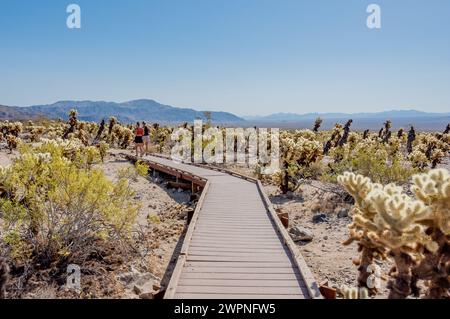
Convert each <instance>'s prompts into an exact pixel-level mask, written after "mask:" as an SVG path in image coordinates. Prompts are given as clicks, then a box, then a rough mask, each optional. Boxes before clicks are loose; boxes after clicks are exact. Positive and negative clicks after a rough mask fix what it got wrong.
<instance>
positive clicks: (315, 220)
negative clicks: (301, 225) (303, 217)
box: [312, 213, 328, 224]
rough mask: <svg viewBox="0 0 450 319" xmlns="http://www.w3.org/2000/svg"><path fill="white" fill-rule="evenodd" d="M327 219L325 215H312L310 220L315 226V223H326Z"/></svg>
mask: <svg viewBox="0 0 450 319" xmlns="http://www.w3.org/2000/svg"><path fill="white" fill-rule="evenodd" d="M327 219H328V218H327V215H326V214H324V213H321V214H317V215H314V216H313V218H312V221H313V223H315V224H317V223H323V222H326V221H327Z"/></svg>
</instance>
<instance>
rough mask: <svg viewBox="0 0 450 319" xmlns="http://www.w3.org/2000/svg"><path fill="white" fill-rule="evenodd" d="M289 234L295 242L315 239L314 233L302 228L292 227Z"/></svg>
mask: <svg viewBox="0 0 450 319" xmlns="http://www.w3.org/2000/svg"><path fill="white" fill-rule="evenodd" d="M289 234H290V235H291V237H292V239H293V240H294V241H311V240H313V238H314V235H313V233H312V232H311V231H310V230H308V229H306V228H304V227H302V226H295V227H292V228H291V229H290V230H289Z"/></svg>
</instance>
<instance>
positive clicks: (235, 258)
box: [187, 254, 289, 265]
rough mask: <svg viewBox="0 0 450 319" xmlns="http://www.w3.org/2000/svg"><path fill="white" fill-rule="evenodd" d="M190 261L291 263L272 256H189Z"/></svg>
mask: <svg viewBox="0 0 450 319" xmlns="http://www.w3.org/2000/svg"><path fill="white" fill-rule="evenodd" d="M187 259H188V261H207V262H209V261H212V262H219V261H223V262H228V263H232V262H264V263H267V264H269V265H270V264H274V263H278V262H281V261H286V262H288V261H289V258H288V257H287V256H286V255H284V256H272V255H267V254H264V255H258V256H256V255H244V256H203V255H192V254H189V255H188V256H187Z"/></svg>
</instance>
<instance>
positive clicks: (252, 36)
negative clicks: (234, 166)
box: [0, 0, 450, 115]
mask: <svg viewBox="0 0 450 319" xmlns="http://www.w3.org/2000/svg"><path fill="white" fill-rule="evenodd" d="M70 3H77V4H79V5H80V7H81V10H82V11H81V13H82V16H81V19H82V22H81V23H82V25H81V27H82V28H81V29H79V30H70V29H68V28H67V26H66V18H67V16H68V14H67V13H66V7H67V5H69V4H70ZM370 3H377V4H379V5H380V6H381V10H382V14H381V18H382V28H381V29H380V30H371V29H368V28H367V26H366V19H367V16H368V15H369V14H368V13H366V8H367V6H368V5H369V4H370ZM140 98H151V99H155V100H157V101H159V102H162V103H165V104H170V105H174V106H179V107H193V108H195V109H210V110H223V111H229V112H233V113H236V114H238V115H256V114H259V115H265V114H270V113H275V112H296V113H307V112H360V111H369V112H376V111H382V110H391V109H417V110H423V111H433V112H450V1H448V0H395V1H392V0H369V1H365V0H345V1H343V0H342V1H337V0H127V1H125V0H69V1H63V0H0V104H5V105H18V106H26V105H31V104H44V103H45V104H46V103H53V102H56V101H57V100H68V99H76V100H84V99H89V100H107V101H117V102H120V101H126V100H131V99H140Z"/></svg>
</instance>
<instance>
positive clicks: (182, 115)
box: [0, 99, 450, 130]
mask: <svg viewBox="0 0 450 319" xmlns="http://www.w3.org/2000/svg"><path fill="white" fill-rule="evenodd" d="M71 109H77V111H78V117H79V119H80V120H84V121H95V122H100V121H101V120H102V119H108V118H109V117H110V116H115V117H116V118H117V119H118V120H119V121H120V122H122V123H134V122H137V121H147V122H149V123H152V122H159V123H161V124H176V123H182V122H190V123H191V122H193V121H194V120H195V119H203V120H204V121H205V120H207V116H206V114H205V111H197V110H194V109H191V108H179V107H174V106H170V105H164V104H161V103H158V102H156V101H154V100H149V99H141V100H133V101H128V102H122V103H117V102H105V101H59V102H56V103H53V104H47V105H33V106H25V107H18V106H2V105H0V119H1V120H26V119H35V118H39V117H46V118H53V119H56V118H61V119H66V118H67V115H68V113H69V111H70V110H71ZM210 115H211V119H212V121H213V122H214V123H217V124H223V125H224V124H228V125H230V126H253V125H256V126H260V127H261V126H262V127H278V128H311V127H312V126H313V124H314V120H315V119H316V118H317V117H320V118H322V120H323V124H322V128H323V129H330V128H331V127H333V125H334V124H335V123H345V122H346V121H347V120H348V119H353V124H352V128H353V129H371V130H373V129H379V128H380V127H381V126H382V125H383V122H385V121H386V120H391V121H392V124H393V128H400V127H403V128H406V127H407V126H409V125H414V126H415V127H416V128H417V129H419V130H441V128H442V129H443V128H445V126H446V125H447V124H448V123H449V122H450V113H427V112H421V111H415V110H393V111H386V112H378V113H368V112H363V113H354V114H348V113H306V114H297V113H275V114H271V115H267V116H245V117H239V116H237V115H234V114H232V113H228V112H210Z"/></svg>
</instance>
